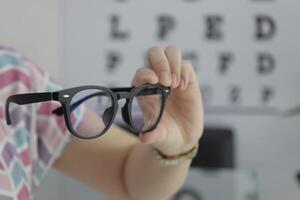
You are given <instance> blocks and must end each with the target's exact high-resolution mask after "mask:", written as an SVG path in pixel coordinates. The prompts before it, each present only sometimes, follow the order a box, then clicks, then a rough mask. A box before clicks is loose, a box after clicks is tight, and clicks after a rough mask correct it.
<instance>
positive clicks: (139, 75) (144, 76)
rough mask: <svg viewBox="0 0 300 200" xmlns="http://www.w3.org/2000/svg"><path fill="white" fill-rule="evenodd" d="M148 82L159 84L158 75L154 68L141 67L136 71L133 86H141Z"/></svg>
mask: <svg viewBox="0 0 300 200" xmlns="http://www.w3.org/2000/svg"><path fill="white" fill-rule="evenodd" d="M146 83H149V84H157V83H158V77H157V75H156V73H155V72H154V71H153V70H152V69H150V68H140V69H138V70H137V71H136V73H135V75H134V77H133V80H132V86H139V85H142V84H146Z"/></svg>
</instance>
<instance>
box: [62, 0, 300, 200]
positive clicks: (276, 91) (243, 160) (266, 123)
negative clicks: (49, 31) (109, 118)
mask: <svg viewBox="0 0 300 200" xmlns="http://www.w3.org/2000/svg"><path fill="white" fill-rule="evenodd" d="M63 4H64V5H63V8H62V10H63V12H62V13H63V15H62V17H63V24H62V25H63V26H62V27H63V28H62V48H63V59H64V60H63V63H64V69H63V72H64V79H65V83H66V85H67V86H74V85H79V84H98V85H105V86H130V83H131V79H132V77H133V75H134V73H135V71H136V70H137V69H138V68H139V67H143V66H145V65H146V63H145V56H146V51H147V49H148V48H149V47H151V46H153V45H160V46H162V47H166V46H167V45H169V44H176V45H177V46H178V47H180V48H181V49H182V52H183V55H184V57H185V58H186V59H189V60H191V61H192V63H193V65H194V68H195V70H196V72H197V76H198V79H199V82H200V86H201V90H202V93H203V96H204V104H205V114H206V117H205V118H206V123H207V124H208V125H210V126H228V127H231V128H232V129H233V130H234V131H235V135H236V151H237V166H238V167H240V168H246V169H255V170H258V173H259V177H260V180H261V182H260V184H261V185H262V188H261V190H262V193H264V194H263V195H262V196H263V197H265V198H267V199H269V198H271V197H272V198H273V197H278V195H280V194H277V193H276V192H272V193H270V191H276V186H274V182H276V181H279V182H280V183H281V184H277V185H281V186H282V185H285V186H286V187H287V188H288V187H289V188H290V190H292V191H294V192H290V190H289V195H291V197H293V195H296V194H300V192H299V190H298V189H299V188H298V186H297V185H296V182H295V181H294V174H295V173H296V170H297V169H300V159H299V156H298V155H299V152H300V147H299V146H300V133H299V131H297V130H298V129H299V125H298V124H299V121H300V117H299V116H298V117H297V116H294V117H287V116H286V111H288V110H289V109H291V108H293V107H296V106H297V105H299V104H300V86H299V85H300V79H299V77H300V58H299V57H300V34H299V32H300V25H299V20H298V19H299V18H300V14H299V11H298V10H299V8H300V2H299V1H296V0H285V1H283V0H164V1H161V0H152V1H147V0H114V1H113V0H112V1H99V0H66V1H64V3H63ZM287 163H289V164H287ZM287 165H288V166H287ZM269 168H272V170H265V169H269ZM274 177H281V178H278V179H276V178H274ZM282 177H284V178H282ZM282 187H284V186H282ZM283 190H284V189H283ZM272 195H273V196H272ZM285 197H286V196H285Z"/></svg>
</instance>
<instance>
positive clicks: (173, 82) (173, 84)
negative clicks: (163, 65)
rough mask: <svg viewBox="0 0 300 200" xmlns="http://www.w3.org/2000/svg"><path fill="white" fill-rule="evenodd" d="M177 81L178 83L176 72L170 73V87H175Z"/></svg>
mask: <svg viewBox="0 0 300 200" xmlns="http://www.w3.org/2000/svg"><path fill="white" fill-rule="evenodd" d="M177 83H178V79H177V75H176V74H172V87H173V88H176V87H177Z"/></svg>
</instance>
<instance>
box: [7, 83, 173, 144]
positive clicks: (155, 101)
mask: <svg viewBox="0 0 300 200" xmlns="http://www.w3.org/2000/svg"><path fill="white" fill-rule="evenodd" d="M170 92H171V91H170V88H169V87H165V86H163V85H160V84H145V85H141V86H138V87H128V88H106V87H102V86H80V87H74V88H69V89H64V90H60V91H56V92H45V93H27V94H16V95H12V96H10V97H8V99H7V101H6V108H5V109H6V120H7V124H8V125H10V124H11V118H10V114H9V105H10V103H16V104H18V105H25V104H31V103H39V102H45V101H51V100H54V101H59V102H60V103H61V106H60V107H58V108H56V109H55V110H53V111H52V113H53V114H56V115H58V116H62V115H64V119H65V122H66V125H67V128H68V129H69V131H70V132H71V133H72V134H73V135H74V136H76V137H79V138H82V139H93V138H96V137H100V136H102V135H103V134H104V133H105V132H106V131H107V130H108V129H109V127H110V126H111V124H112V122H113V121H114V118H115V116H116V113H117V110H118V100H120V99H126V102H125V104H124V106H123V107H122V118H123V120H124V122H125V123H126V124H127V125H128V126H129V128H130V130H131V131H132V132H134V133H145V132H148V131H151V130H153V129H155V128H156V126H157V124H158V122H159V121H160V118H161V116H162V114H163V110H164V107H165V104H166V99H167V97H168V96H169V94H170ZM83 104H84V108H88V109H89V110H90V111H92V112H90V113H91V114H90V116H91V117H92V122H93V123H97V124H96V125H95V124H93V130H92V131H89V132H87V131H86V130H84V129H80V125H78V124H77V123H75V121H74V120H72V116H71V114H72V113H77V112H80V109H81V108H82V105H83ZM94 129H95V130H94Z"/></svg>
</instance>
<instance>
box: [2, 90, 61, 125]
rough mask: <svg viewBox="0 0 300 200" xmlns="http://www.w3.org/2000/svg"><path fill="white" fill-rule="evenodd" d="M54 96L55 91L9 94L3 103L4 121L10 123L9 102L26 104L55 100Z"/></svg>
mask: <svg viewBox="0 0 300 200" xmlns="http://www.w3.org/2000/svg"><path fill="white" fill-rule="evenodd" d="M55 96H57V93H56V92H43V93H28V94H16V95H12V96H9V97H8V98H7V100H6V103H5V115H6V123H7V124H8V125H10V124H11V118H10V113H9V105H10V103H15V104H18V105H26V104H31V103H39V102H44V101H51V100H57V98H55ZM53 97H54V98H53Z"/></svg>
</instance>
